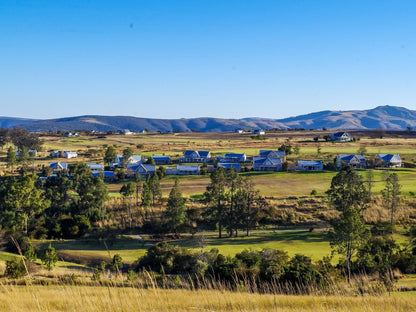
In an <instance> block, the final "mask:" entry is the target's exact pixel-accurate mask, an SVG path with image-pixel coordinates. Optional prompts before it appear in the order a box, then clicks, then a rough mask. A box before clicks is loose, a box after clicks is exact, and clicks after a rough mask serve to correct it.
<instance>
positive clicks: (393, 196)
mask: <svg viewBox="0 0 416 312" xmlns="http://www.w3.org/2000/svg"><path fill="white" fill-rule="evenodd" d="M400 188H401V185H400V183H399V176H398V175H397V173H388V174H387V176H386V184H385V187H384V190H382V191H381V194H382V195H383V199H384V203H385V205H386V207H387V209H389V210H390V224H391V225H392V226H393V225H394V216H395V213H396V211H397V208H398V207H399V204H400Z"/></svg>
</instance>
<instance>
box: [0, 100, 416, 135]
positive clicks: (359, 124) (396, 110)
mask: <svg viewBox="0 0 416 312" xmlns="http://www.w3.org/2000/svg"><path fill="white" fill-rule="evenodd" d="M0 126H1V127H8V128H11V127H16V126H20V127H23V128H25V129H27V130H29V131H46V130H54V131H58V130H61V131H62V130H64V131H65V130H67V131H70V130H84V129H87V130H95V131H112V130H123V129H129V130H132V131H140V130H144V129H148V130H151V131H162V132H167V131H182V132H189V131H200V132H224V131H232V130H234V129H236V128H242V129H247V130H251V129H286V128H292V129H293V128H305V129H321V128H323V127H326V128H327V129H345V130H347V129H349V130H352V129H357V130H364V129H388V130H405V129H406V128H407V127H416V111H414V110H409V109H407V108H403V107H396V106H379V107H376V108H374V109H369V110H354V111H321V112H315V113H310V114H306V115H300V116H295V117H290V118H284V119H271V118H260V117H257V118H243V119H221V118H209V117H204V118H190V119H152V118H138V117H131V116H99V115H89V116H77V117H68V118H58V119H45V120H33V119H23V118H12V117H0Z"/></svg>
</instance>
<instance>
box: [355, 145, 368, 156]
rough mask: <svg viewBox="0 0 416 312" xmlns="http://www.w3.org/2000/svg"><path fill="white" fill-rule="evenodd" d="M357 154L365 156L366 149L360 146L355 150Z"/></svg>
mask: <svg viewBox="0 0 416 312" xmlns="http://www.w3.org/2000/svg"><path fill="white" fill-rule="evenodd" d="M357 154H358V155H365V154H367V149H366V148H365V146H360V148H359V149H358V150H357Z"/></svg>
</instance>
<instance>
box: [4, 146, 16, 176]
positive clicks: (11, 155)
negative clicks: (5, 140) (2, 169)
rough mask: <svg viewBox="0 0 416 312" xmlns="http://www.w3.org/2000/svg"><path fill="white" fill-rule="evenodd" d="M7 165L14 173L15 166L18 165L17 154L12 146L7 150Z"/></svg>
mask: <svg viewBox="0 0 416 312" xmlns="http://www.w3.org/2000/svg"><path fill="white" fill-rule="evenodd" d="M6 163H7V167H8V168H9V169H10V171H11V172H13V170H14V166H15V165H16V153H15V152H14V150H13V147H12V146H9V149H8V150H7V157H6Z"/></svg>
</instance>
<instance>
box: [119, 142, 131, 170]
mask: <svg viewBox="0 0 416 312" xmlns="http://www.w3.org/2000/svg"><path fill="white" fill-rule="evenodd" d="M131 156H133V150H132V149H131V148H130V147H128V148H126V149H124V150H123V158H121V165H122V166H123V168H126V167H127V164H128V163H129V160H130V157H131Z"/></svg>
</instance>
